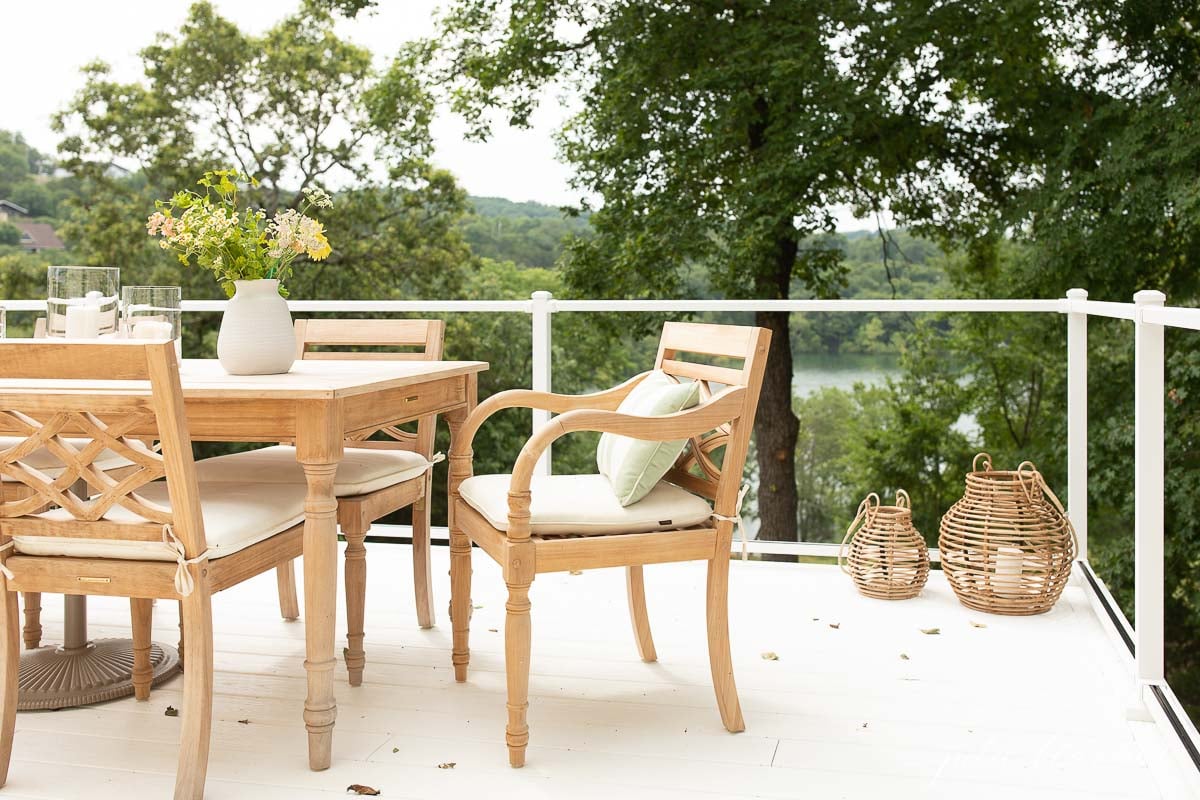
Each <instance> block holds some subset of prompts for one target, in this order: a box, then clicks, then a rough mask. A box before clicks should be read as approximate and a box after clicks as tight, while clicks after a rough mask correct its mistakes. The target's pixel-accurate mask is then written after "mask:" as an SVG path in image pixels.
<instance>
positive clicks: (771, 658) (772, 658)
mask: <svg viewBox="0 0 1200 800" xmlns="http://www.w3.org/2000/svg"><path fill="white" fill-rule="evenodd" d="M762 657H763V661H778V660H779V656H777V655H775V654H774V653H772V652H771V651H770V650H768V651H767V652H765V653H763V654H762Z"/></svg>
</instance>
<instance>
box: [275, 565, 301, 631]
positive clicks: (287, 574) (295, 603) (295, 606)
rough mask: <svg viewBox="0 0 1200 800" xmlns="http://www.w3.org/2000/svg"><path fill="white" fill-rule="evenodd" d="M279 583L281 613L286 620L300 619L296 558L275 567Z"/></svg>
mask: <svg viewBox="0 0 1200 800" xmlns="http://www.w3.org/2000/svg"><path fill="white" fill-rule="evenodd" d="M275 582H276V583H277V584H278V585H279V614H280V616H282V617H283V618H284V619H286V620H295V619H300V599H299V598H298V597H297V596H296V559H294V558H293V559H291V560H290V561H285V562H284V563H282V564H280V565H279V566H278V567H276V568H275Z"/></svg>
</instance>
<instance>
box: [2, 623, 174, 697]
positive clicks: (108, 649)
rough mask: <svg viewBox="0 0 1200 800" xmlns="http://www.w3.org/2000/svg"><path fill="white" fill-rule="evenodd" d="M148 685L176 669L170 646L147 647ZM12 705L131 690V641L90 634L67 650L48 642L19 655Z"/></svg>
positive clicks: (124, 693) (118, 694) (123, 694)
mask: <svg viewBox="0 0 1200 800" xmlns="http://www.w3.org/2000/svg"><path fill="white" fill-rule="evenodd" d="M150 666H151V668H152V669H153V670H154V677H153V678H152V680H151V685H152V686H158V685H159V684H160V683H162V682H163V681H165V680H167V679H168V678H171V677H172V676H174V675H175V673H177V672H179V671H180V666H179V654H178V653H177V652H176V651H175V648H174V647H171V646H170V645H163V644H158V643H157V642H155V643H153V644H152V645H151V646H150ZM18 686H19V688H18V692H17V710H19V711H34V710H39V709H40V710H49V709H58V708H72V707H74V706H84V705H88V704H90V703H101V702H104V701H105V700H115V699H117V698H118V697H127V696H129V695H131V694H133V641H132V640H131V639H95V640H93V641H90V642H88V643H87V644H86V645H85V646H84V647H80V648H74V649H72V650H68V649H66V648H64V647H60V646H57V645H51V646H49V647H39V648H37V649H36V650H26V651H25V652H23V653H22V654H21V669H20V678H19V681H18Z"/></svg>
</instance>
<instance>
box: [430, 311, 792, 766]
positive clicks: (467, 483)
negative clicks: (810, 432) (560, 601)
mask: <svg viewBox="0 0 1200 800" xmlns="http://www.w3.org/2000/svg"><path fill="white" fill-rule="evenodd" d="M770 338H771V333H770V331H768V330H766V329H764V328H753V327H739V326H732V325H702V324H692V323H677V322H669V323H667V324H666V325H665V326H664V327H663V332H662V339H661V341H660V345H659V350H658V357H657V359H656V360H655V368H656V369H658V370H661V371H663V372H665V373H667V374H668V375H671V376H674V377H675V378H677V379H681V380H685V381H686V380H694V381H698V382H700V384H701V386H700V392H701V398H702V399H701V402H700V403H699V405H697V406H695V407H693V408H690V409H687V410H685V411H680V412H678V413H674V414H668V415H665V416H638V415H634V414H628V413H621V412H619V411H618V410H617V409H618V407H619V406H620V404H621V402H622V401H623V400H624V399H625V398H626V397H627V396H628V395H629V394H630V392H631V391H632V390H633V388H634V387H635V386H636V385H637V384H638V383H639V382H640V381H641V380H643V379H645V378H646V376H647V375H649V374H650V373H643V374H641V375H638V376H637V377H635V378H633V379H631V380H630V381H628V382H626V383H624V384H622V385H621V386H618V387H616V388H614V389H610V390H608V391H605V392H599V393H596V394H590V395H582V396H576V397H570V396H565V395H555V394H549V393H545V392H533V391H529V390H523V389H520V390H513V391H508V392H501V393H499V394H497V395H493V396H492V397H490V398H488V399H487V400H485V401H484V402H483V403H480V405H479V406H478V408H476V409H475V411H474V412H472V414H471V415H470V416H469V417H468V419H467V420H466V422H465V423H464V424H463V427H462V430H461V431H460V432H459V433H458V435H457V436H456V437H455V438H454V440H453V443H452V447H451V452H450V509H451V518H450V558H451V566H450V585H451V609H450V617H451V621H452V624H453V628H454V644H453V656H452V661H453V664H454V674H455V678H456V679H457V680H459V681H464V680H466V675H467V664H468V661H469V658H470V651H469V648H468V635H469V624H470V617H471V598H470V589H471V553H472V547H471V542H475V543H476V544H478V545H479V546H480V548H481V549H482V550H483V551H484V552H485V553H487V554H488V555H490V556H491V557H492V558H494V559H495V560H496V561H497V562H498V563H499V564H500V565H501V568H502V570H503V574H504V581H505V583H506V584H507V586H508V602H507V603H506V605H505V608H506V611H507V619H506V624H505V632H504V653H505V670H506V672H507V675H508V724H507V726H506V729H505V734H506V740H507V743H508V752H509V763H510V764H511V765H512V766H514V767H519V766H522V765H523V764H524V763H525V748H526V745H527V743H528V741H529V728H528V725H527V724H526V709H527V708H528V698H529V654H530V639H531V627H530V609H531V604H530V601H529V589H530V586H531V584H532V583H533V579H534V577H535V576H536V575H537V574H539V573H543V572H560V571H566V570H582V569H594V568H599V567H618V566H621V567H625V568H626V583H627V589H628V592H627V593H628V600H629V610H630V617H631V620H632V623H633V630H634V638H635V642H636V643H637V646H638V650H639V653H640V654H641V656H642V658H643V659H644V660H646V661H654V660H656V658H657V655H656V653H655V649H654V641H653V638H652V636H651V633H650V622H649V617H648V614H647V609H646V598H645V589H644V582H643V575H642V567H643V565H645V564H653V563H662V562H673V561H694V560H704V561H708V584H707V609H706V614H707V620H708V652H709V663H710V666H711V668H712V678H713V687H714V689H715V690H716V696H717V705H718V707H719V709H720V712H721V719H722V721H723V722H724V724H725V727H726V728H727V729H728V730H730V731H741V730H743V729H744V728H745V724H744V722H743V720H742V711H741V706H740V704H739V702H738V697H737V688H736V685H735V683H734V678H733V666H732V661H731V658H730V652H729V622H728V611H727V607H728V585H729V556H730V543H731V540H732V537H733V528H734V523H735V521H737V519H738V513H739V505H740V502H741V494H742V492H741V490H740V486H741V482H742V471H743V468H744V466H745V461H746V452H747V450H748V448H749V443H750V433H751V430H752V428H753V426H754V414H755V410H756V409H757V407H758V397H759V392H760V390H761V387H762V377H763V368H764V366H765V363H766V358H767V349H768V346H769V344H770ZM685 356H686V357H687V358H686V359H685ZM695 356H701V357H704V358H708V359H710V360H713V359H717V360H728V359H732V360H737V361H739V362H740V364H741V365H740V367H737V368H734V367H730V366H721V365H714V364H711V363H703V362H701V361H697V360H696V359H695ZM714 384H721V385H723V386H724V388H721V389H719V390H716V388H715V386H714ZM513 407H530V408H540V409H545V410H547V411H551V412H555V413H557V414H558V416H556V417H554V418H553V419H551V421H550V422H549V423H548V424H547V425H546V426H545V427H543V428H542V429H541V430H540V431H538V432H537V433H535V434H534V435H533V436H532V437H531V438H530V439H529V440H528V441H527V442H526V444H525V446H524V447H523V448H522V449H521V452H520V454H519V455H518V456H517V459H516V462H515V464H514V466H513V471H512V475H511V476H510V475H480V476H474V477H471V457H472V452H471V442H472V440H473V438H474V436H475V434H476V432H477V431H478V430H479V427H480V426H481V425H482V424H483V422H484V421H485V420H486V419H487V418H488V417H489V416H491V415H492V414H494V413H495V412H496V411H499V410H500V409H503V408H513ZM576 431H599V432H605V433H613V434H619V435H624V436H629V437H633V438H636V439H643V440H649V441H678V440H680V439H687V440H689V442H690V444H689V446H688V448H687V449H686V450H685V451H684V453H683V455H681V456H680V458H679V460H678V461H677V462H676V464H675V466H674V467H673V468H672V469H671V471H670V472H668V474H667V475H666V477H665V478H664V480H663V481H661V482H660V483H659V484H658V485H657V486H655V487H654V488H653V490H652V491H651V492H650V493H649V494H648V495H646V497H645V498H644V499H642V500H639V501H638V502H636V503H633V504H631V505H628V506H621V505H620V503H619V502H618V501H617V499H616V496H615V494H614V492H613V490H612V488H611V487H610V486H609V484H608V483H607V478H605V477H604V476H603V475H552V476H534V474H533V473H534V467H535V465H536V463H537V461H538V459H539V458H540V457H541V455H542V454H543V453H544V452H545V450H546V448H547V447H548V446H549V445H550V443H551V442H553V441H554V440H555V439H557V438H559V437H561V436H564V435H566V434H568V433H573V432H576ZM718 448H724V451H725V452H724V457H723V458H722V459H721V460H720V463H718V461H717V460H716V459H714V457H713V456H714V451H716V450H717V449H718ZM705 498H707V499H705ZM708 500H712V501H713V505H712V506H710V505H709V503H708Z"/></svg>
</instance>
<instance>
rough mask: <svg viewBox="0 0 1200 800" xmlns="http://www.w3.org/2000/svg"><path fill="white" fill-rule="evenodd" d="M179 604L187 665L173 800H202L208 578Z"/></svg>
mask: <svg viewBox="0 0 1200 800" xmlns="http://www.w3.org/2000/svg"><path fill="white" fill-rule="evenodd" d="M197 572H198V571H197ZM182 606H183V627H184V629H186V630H187V646H188V668H187V669H186V670H184V673H183V715H182V716H183V725H182V728H183V730H182V731H181V733H180V737H179V767H178V769H177V771H176V773H175V800H202V798H203V797H204V778H205V776H206V775H207V774H208V748H209V744H210V739H211V734H212V685H213V629H212V597H211V595H210V594H209V589H208V578H207V577H204V576H197V579H196V588H195V591H193V592H192V593H191V594H190V595H188V596H187V597H185V598H184V599H183V602H182Z"/></svg>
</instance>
